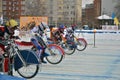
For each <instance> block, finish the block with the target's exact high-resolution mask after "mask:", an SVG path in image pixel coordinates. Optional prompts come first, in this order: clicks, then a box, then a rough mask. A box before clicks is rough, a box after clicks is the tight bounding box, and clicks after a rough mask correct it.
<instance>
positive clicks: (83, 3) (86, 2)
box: [82, 0, 93, 7]
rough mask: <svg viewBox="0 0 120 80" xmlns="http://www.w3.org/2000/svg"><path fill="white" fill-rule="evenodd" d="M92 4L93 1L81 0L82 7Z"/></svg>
mask: <svg viewBox="0 0 120 80" xmlns="http://www.w3.org/2000/svg"><path fill="white" fill-rule="evenodd" d="M90 3H93V0H82V7H85V4H90Z"/></svg>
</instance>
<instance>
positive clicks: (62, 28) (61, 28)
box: [58, 24, 65, 33]
mask: <svg viewBox="0 0 120 80" xmlns="http://www.w3.org/2000/svg"><path fill="white" fill-rule="evenodd" d="M64 29H65V26H64V25H63V24H62V25H60V26H59V28H58V30H59V31H60V32H62V33H63V32H64Z"/></svg>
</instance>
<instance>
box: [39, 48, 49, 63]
mask: <svg viewBox="0 0 120 80" xmlns="http://www.w3.org/2000/svg"><path fill="white" fill-rule="evenodd" d="M44 53H45V50H43V52H42V54H41V56H40V59H41V62H42V63H47V62H46V61H45V60H44V57H45V56H44Z"/></svg>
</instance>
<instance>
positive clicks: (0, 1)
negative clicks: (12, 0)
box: [0, 0, 2, 16]
mask: <svg viewBox="0 0 120 80" xmlns="http://www.w3.org/2000/svg"><path fill="white" fill-rule="evenodd" d="M1 15H2V0H0V16H1Z"/></svg>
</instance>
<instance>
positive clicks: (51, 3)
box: [2, 0, 82, 26]
mask: <svg viewBox="0 0 120 80" xmlns="http://www.w3.org/2000/svg"><path fill="white" fill-rule="evenodd" d="M2 1H3V2H2V10H3V16H4V19H6V20H8V19H11V18H14V19H17V20H19V19H20V16H46V17H48V23H49V25H56V26H57V25H59V24H65V25H71V24H80V23H81V15H82V12H81V11H82V0H2Z"/></svg>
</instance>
